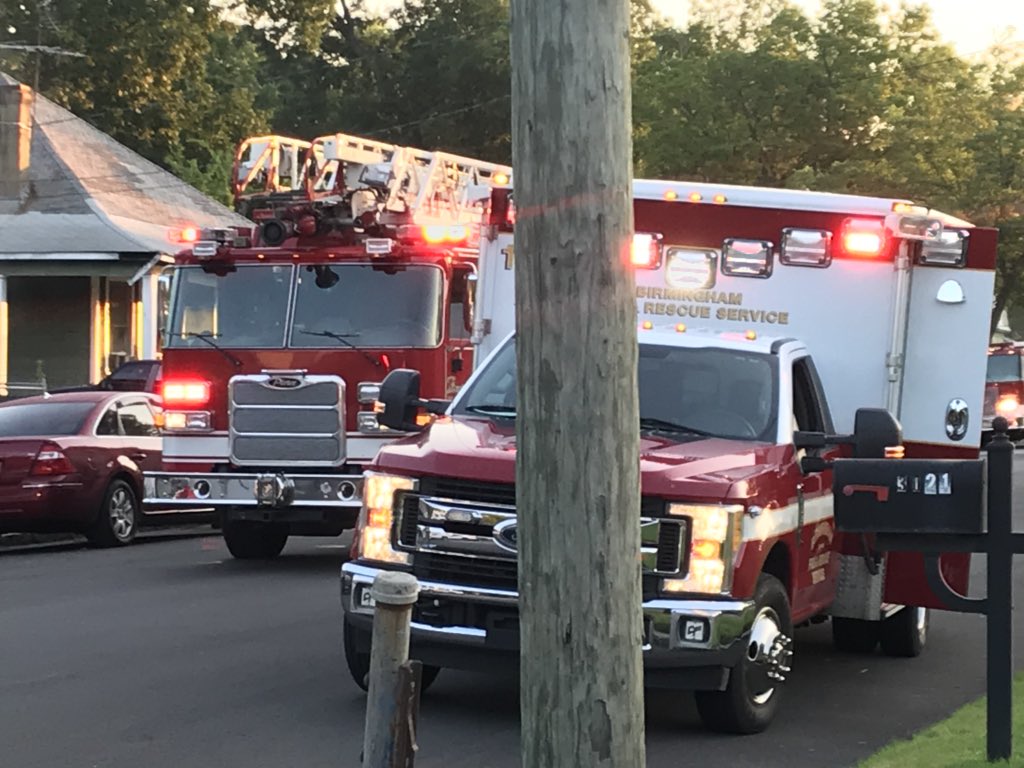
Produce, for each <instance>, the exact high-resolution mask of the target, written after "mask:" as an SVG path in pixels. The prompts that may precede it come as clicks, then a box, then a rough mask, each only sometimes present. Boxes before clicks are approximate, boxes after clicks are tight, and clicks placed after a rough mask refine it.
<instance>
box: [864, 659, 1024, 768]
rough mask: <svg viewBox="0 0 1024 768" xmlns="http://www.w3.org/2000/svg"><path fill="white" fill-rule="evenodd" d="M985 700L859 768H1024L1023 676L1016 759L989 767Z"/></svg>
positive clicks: (1016, 696)
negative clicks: (1000, 766)
mask: <svg viewBox="0 0 1024 768" xmlns="http://www.w3.org/2000/svg"><path fill="white" fill-rule="evenodd" d="M985 720H986V717H985V699H984V698H982V699H979V700H978V701H974V702H971V703H970V704H967V705H966V706H964V707H962V708H961V709H959V710H957V711H956V712H954V713H953V714H952V715H951V716H950V717H949V719H948V720H943V721H942V722H940V723H936V724H935V725H933V726H931V727H930V728H926V729H925V730H923V731H921V732H919V733H917V734H916V735H915V736H914V737H913V738H912V739H910V740H909V741H898V742H895V743H894V744H890V745H889V746H887V747H886V748H885V749H883V750H882V751H881V752H878V753H877V754H876V755H874V756H873V757H870V758H868V759H867V760H865V761H864V762H862V763H861V764H860V768H985V767H986V766H991V765H1002V766H1005V765H1015V766H1019V765H1024V675H1018V676H1017V678H1016V680H1015V682H1014V686H1013V735H1014V739H1013V759H1011V760H1010V761H1009V763H1007V762H999V763H989V762H988V761H987V760H986V758H985Z"/></svg>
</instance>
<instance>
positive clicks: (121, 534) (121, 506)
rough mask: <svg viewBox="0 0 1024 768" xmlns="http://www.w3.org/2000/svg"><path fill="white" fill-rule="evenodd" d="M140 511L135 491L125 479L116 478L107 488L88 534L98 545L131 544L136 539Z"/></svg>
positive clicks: (93, 542) (90, 539)
mask: <svg viewBox="0 0 1024 768" xmlns="http://www.w3.org/2000/svg"><path fill="white" fill-rule="evenodd" d="M138 512H139V502H138V499H137V498H136V496H135V491H133V490H132V487H131V486H130V485H128V483H126V482H125V481H124V480H115V481H114V482H112V483H111V484H110V487H109V488H107V493H106V495H105V496H104V497H103V506H102V507H101V508H100V513H99V515H98V516H97V518H96V522H95V523H94V524H93V526H92V528H91V529H90V530H89V531H87V532H86V536H87V537H88V538H89V541H90V542H91V543H92V544H93V545H94V546H97V547H117V546H123V545H125V544H130V543H131V542H132V541H133V540H134V539H135V532H136V530H137V527H138V526H137V520H138V516H139V515H138Z"/></svg>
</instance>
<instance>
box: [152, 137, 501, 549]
mask: <svg viewBox="0 0 1024 768" xmlns="http://www.w3.org/2000/svg"><path fill="white" fill-rule="evenodd" d="M243 149H245V152H246V155H248V156H250V160H249V161H248V162H247V163H245V164H240V166H239V170H238V177H237V184H236V190H235V191H236V201H237V203H238V204H239V205H240V206H243V207H244V208H245V210H246V211H247V212H248V213H249V214H250V215H251V216H252V218H253V219H254V220H255V221H256V222H257V225H256V226H255V227H253V228H252V229H251V230H244V229H242V230H237V231H235V230H200V229H196V228H191V229H189V230H187V231H186V232H184V233H183V236H184V240H186V241H188V242H189V244H190V246H191V247H190V248H188V249H187V250H185V251H184V252H183V253H181V254H180V256H179V257H178V258H177V263H176V265H175V267H174V270H173V277H172V280H171V291H170V309H169V313H168V327H167V332H166V338H165V340H164V357H163V392H162V394H163V404H164V409H165V416H164V425H163V457H164V467H163V471H161V472H154V473H151V474H149V475H148V476H147V477H146V502H147V505H151V506H152V507H153V508H160V509H163V510H166V509H170V510H172V511H174V510H186V511H187V510H190V509H196V508H199V507H202V508H208V507H214V508H215V509H217V510H218V511H219V513H220V518H221V525H222V530H223V534H224V537H225V540H226V542H227V545H228V548H229V549H230V551H231V553H232V555H234V556H235V557H238V558H268V557H274V556H276V555H277V554H279V553H280V552H281V550H282V548H283V547H284V546H285V543H286V541H287V538H288V536H289V535H327V536H333V535H338V534H340V533H341V532H342V531H343V530H345V529H348V528H351V527H352V526H353V525H354V524H355V521H356V517H357V515H358V512H359V509H360V506H361V498H362V486H363V469H364V468H365V466H366V465H367V464H368V463H369V461H370V460H371V459H372V458H373V456H374V455H375V454H376V453H377V451H378V450H379V449H380V447H381V446H382V445H383V444H384V443H385V442H387V441H388V440H390V439H394V437H395V434H394V433H389V431H388V430H387V429H385V428H383V427H382V426H381V425H379V424H378V422H377V417H376V415H375V413H374V410H373V408H374V402H375V401H376V399H377V393H378V389H379V386H380V382H381V381H382V380H383V378H384V376H385V375H386V374H387V373H388V371H390V370H392V369H394V368H398V367H414V368H416V369H417V370H421V371H422V372H423V383H424V388H425V390H426V392H427V393H428V394H429V396H432V397H438V398H444V397H449V398H450V397H452V396H453V395H454V394H455V392H456V390H457V388H458V387H459V386H460V385H461V383H462V382H464V381H465V379H466V377H467V376H468V375H469V373H470V372H471V370H472V368H473V354H474V350H473V346H472V344H471V342H470V335H471V332H472V327H473V324H472V310H473V296H474V292H475V281H476V272H477V255H478V252H479V244H478V240H479V231H480V226H479V222H480V220H481V211H482V210H483V207H484V204H485V203H486V200H487V198H488V196H489V194H490V190H491V186H492V185H493V184H500V183H501V181H502V178H505V179H507V178H508V171H509V169H507V168H503V167H502V166H497V165H492V164H489V163H484V162H480V161H476V160H471V159H468V158H462V157H458V156H455V155H447V154H444V153H439V152H437V153H431V152H425V151H422V150H416V149H411V148H407V147H398V146H394V145H389V144H382V143H379V142H374V141H370V140H366V139H360V138H358V137H353V136H347V135H344V134H336V135H332V136H327V137H321V138H319V139H316V140H314V141H313V142H309V143H302V142H299V141H298V140H291V139H283V138H280V137H256V139H254V140H249V141H248V142H246V143H245V144H244V145H243ZM300 149H305V151H306V152H307V157H306V161H305V163H304V164H303V165H302V169H303V170H302V174H304V175H300V176H296V167H297V165H298V160H297V159H296V158H297V153H298V151H299V150H300ZM282 152H285V154H288V153H290V155H289V156H290V157H291V159H290V160H289V161H288V162H287V163H284V162H283V161H281V153H282ZM241 154H242V150H240V155H241ZM253 156H254V157H253ZM261 164H262V165H263V166H265V168H264V169H263V170H264V171H265V172H264V173H262V175H261V174H260V168H261ZM285 166H287V167H288V169H289V176H288V178H287V179H285V180H282V174H281V169H282V168H283V167H285ZM257 177H258V179H259V181H260V182H261V183H263V184H264V186H263V188H262V189H257V190H256V191H255V192H253V190H252V183H251V182H252V181H253V179H257Z"/></svg>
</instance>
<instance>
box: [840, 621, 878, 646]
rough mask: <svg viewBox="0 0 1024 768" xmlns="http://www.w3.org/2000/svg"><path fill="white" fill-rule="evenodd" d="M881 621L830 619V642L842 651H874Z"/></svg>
mask: <svg viewBox="0 0 1024 768" xmlns="http://www.w3.org/2000/svg"><path fill="white" fill-rule="evenodd" d="M880 635H881V622H878V621H866V620H863V619H841V618H833V619H832V644H833V645H834V646H835V647H836V648H837V649H838V650H840V651H843V652H844V653H874V652H875V648H877V647H878V641H879V639H880Z"/></svg>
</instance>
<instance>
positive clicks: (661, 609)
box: [341, 563, 755, 666]
mask: <svg viewBox="0 0 1024 768" xmlns="http://www.w3.org/2000/svg"><path fill="white" fill-rule="evenodd" d="M380 572H381V569H378V568H371V567H368V566H365V565H360V564H357V563H345V564H344V565H343V566H342V567H341V605H342V608H343V610H344V611H345V612H346V613H350V614H353V615H355V616H363V617H372V616H373V608H372V607H367V606H365V605H363V604H362V599H361V598H362V595H363V594H364V592H365V593H366V594H367V595H368V594H369V589H370V587H371V586H372V585H373V580H374V578H376V576H377V574H378V573H380ZM424 598H427V599H431V598H433V599H448V600H458V601H465V602H467V603H478V604H491V605H498V606H514V605H516V603H517V602H518V599H519V595H518V593H516V592H513V591H508V590H501V589H485V588H481V587H464V586H456V585H452V584H442V583H437V582H431V581H421V582H420V599H421V600H422V599H424ZM643 613H644V630H645V637H644V645H643V650H644V656H645V662H647V663H651V662H654V663H656V664H657V661H658V660H661V661H664V662H666V664H665V665H666V666H671V657H672V655H674V654H675V653H677V652H680V651H727V650H729V649H730V648H732V647H733V646H734V644H735V643H736V641H738V640H740V639H741V638H743V637H744V636H745V635H747V634H749V632H750V629H751V627H752V626H753V624H754V615H755V608H754V603H753V602H751V601H747V600H721V599H718V600H716V599H713V598H708V599H693V598H688V599H664V598H662V599H657V600H647V601H645V602H644V603H643ZM417 638H421V639H430V640H433V641H443V642H447V643H453V644H463V645H477V646H482V645H484V644H486V643H487V630H485V629H480V628H478V627H463V626H445V627H439V626H434V625H430V624H423V623H420V622H416V621H413V622H412V639H413V640H414V641H415V640H416V639H417Z"/></svg>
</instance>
